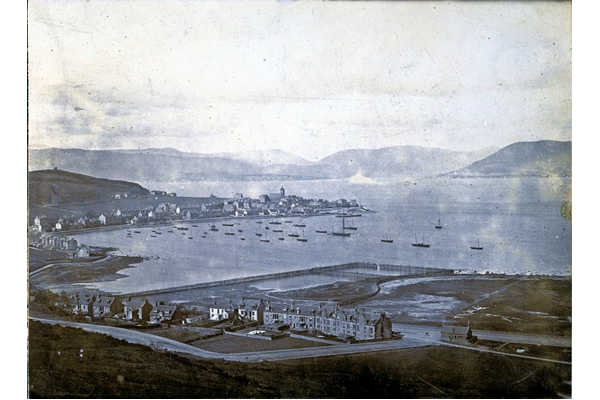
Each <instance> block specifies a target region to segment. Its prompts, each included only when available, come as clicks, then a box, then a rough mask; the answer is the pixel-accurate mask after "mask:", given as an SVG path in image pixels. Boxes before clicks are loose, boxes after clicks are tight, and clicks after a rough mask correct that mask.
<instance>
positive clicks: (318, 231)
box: [315, 230, 327, 233]
mask: <svg viewBox="0 0 600 400" xmlns="http://www.w3.org/2000/svg"><path fill="white" fill-rule="evenodd" d="M315 232H317V233H327V231H320V230H317V231H315Z"/></svg>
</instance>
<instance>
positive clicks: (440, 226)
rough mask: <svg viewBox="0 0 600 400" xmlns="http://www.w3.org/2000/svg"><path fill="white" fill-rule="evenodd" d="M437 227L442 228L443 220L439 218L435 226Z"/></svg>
mask: <svg viewBox="0 0 600 400" xmlns="http://www.w3.org/2000/svg"><path fill="white" fill-rule="evenodd" d="M435 229H442V221H441V220H440V219H438V223H437V225H436V226H435Z"/></svg>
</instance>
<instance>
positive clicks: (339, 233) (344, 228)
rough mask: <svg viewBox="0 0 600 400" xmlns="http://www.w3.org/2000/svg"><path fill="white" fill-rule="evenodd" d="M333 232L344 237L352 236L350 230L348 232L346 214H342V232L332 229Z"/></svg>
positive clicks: (334, 234)
mask: <svg viewBox="0 0 600 400" xmlns="http://www.w3.org/2000/svg"><path fill="white" fill-rule="evenodd" d="M331 234H332V235H333V236H342V237H348V236H350V234H349V233H348V232H346V218H345V215H342V231H341V232H336V231H334V230H333V229H332V230H331Z"/></svg>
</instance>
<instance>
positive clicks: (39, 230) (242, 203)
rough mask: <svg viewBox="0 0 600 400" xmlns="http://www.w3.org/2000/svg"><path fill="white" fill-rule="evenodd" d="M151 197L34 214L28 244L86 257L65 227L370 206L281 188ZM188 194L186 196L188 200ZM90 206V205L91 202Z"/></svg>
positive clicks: (300, 213) (306, 213) (122, 196)
mask: <svg viewBox="0 0 600 400" xmlns="http://www.w3.org/2000/svg"><path fill="white" fill-rule="evenodd" d="M150 195H151V196H150V198H152V199H155V200H156V199H162V198H166V199H168V200H169V201H164V202H162V203H160V204H158V205H157V206H152V205H148V206H144V207H136V208H127V209H120V208H117V209H116V210H114V211H113V212H112V213H97V212H95V211H93V210H91V211H88V212H87V213H86V215H83V216H80V217H77V216H74V215H72V214H70V215H64V216H62V217H59V218H50V217H47V216H45V215H37V216H35V218H34V220H33V225H30V226H29V228H28V232H27V236H28V240H29V245H30V246H33V247H37V248H42V249H48V250H58V251H66V252H68V258H87V257H90V248H89V247H88V246H84V245H81V244H79V243H78V242H77V240H75V239H73V238H68V237H66V236H65V235H66V234H67V232H69V233H76V232H80V231H85V230H89V229H98V228H105V227H119V226H123V227H126V226H146V225H160V224H170V223H173V222H177V221H195V220H201V219H206V218H229V217H262V216H271V217H280V216H281V217H283V216H313V215H326V214H340V213H345V212H346V211H348V210H353V209H360V210H362V211H368V210H367V208H366V207H365V206H362V205H360V204H359V203H358V202H357V201H356V200H355V199H352V200H346V199H343V198H342V199H337V200H332V201H330V200H325V199H314V198H311V199H305V198H303V197H301V196H297V195H289V194H286V192H285V188H284V187H281V188H280V189H279V193H277V194H270V195H269V194H263V195H260V196H259V197H258V199H252V198H250V197H247V196H244V195H243V193H235V195H234V196H233V197H231V198H226V199H222V198H218V197H216V196H214V195H211V196H210V197H208V198H202V200H203V201H200V198H199V199H198V201H197V202H196V203H194V202H193V201H192V202H191V203H190V202H189V201H186V205H178V204H177V193H173V192H166V191H161V190H151V191H150ZM113 197H114V199H115V200H121V199H128V198H136V199H141V200H142V203H143V197H141V196H140V195H139V194H135V195H133V194H130V193H116V194H114V195H113ZM187 199H189V198H186V200H187ZM91 206H92V207H93V205H91Z"/></svg>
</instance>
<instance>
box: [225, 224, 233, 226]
mask: <svg viewBox="0 0 600 400" xmlns="http://www.w3.org/2000/svg"><path fill="white" fill-rule="evenodd" d="M222 225H223V226H233V225H234V224H222Z"/></svg>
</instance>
